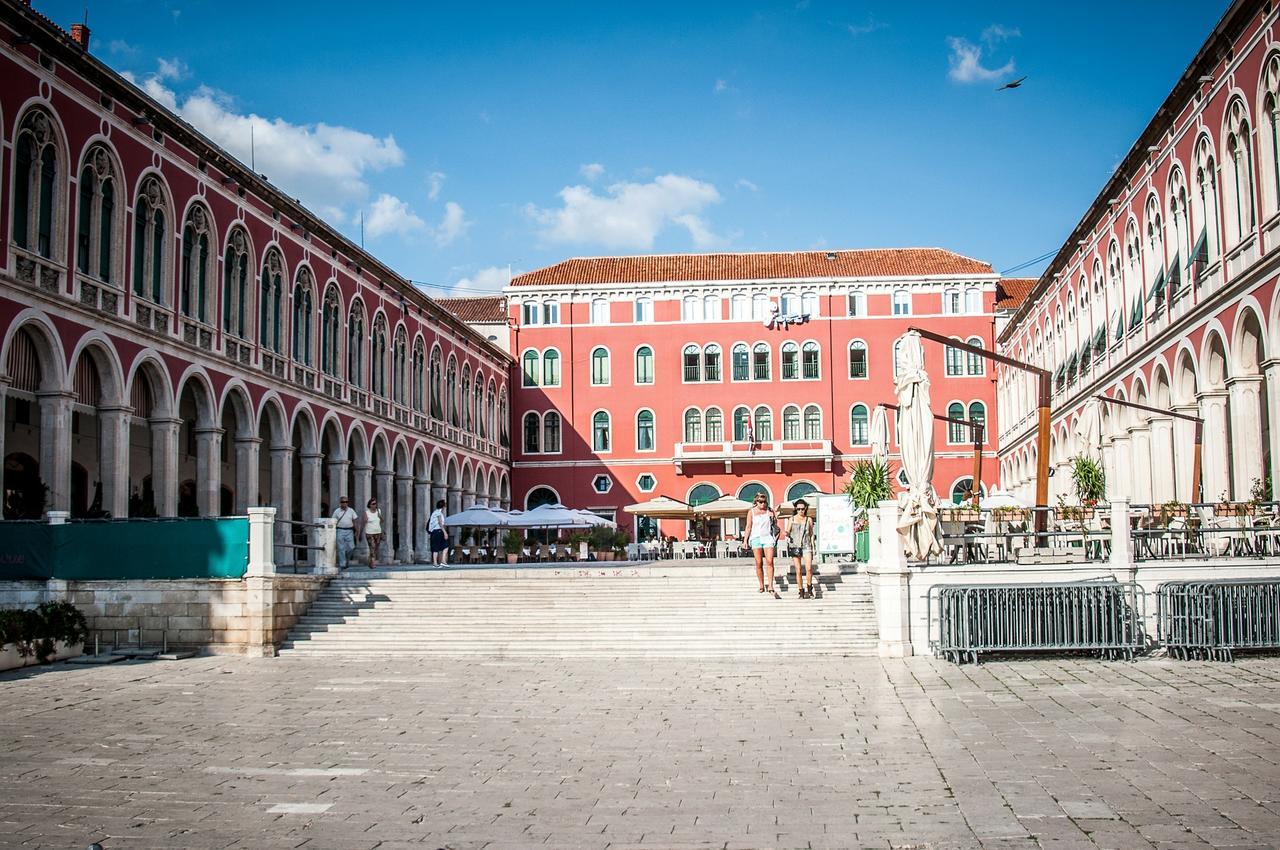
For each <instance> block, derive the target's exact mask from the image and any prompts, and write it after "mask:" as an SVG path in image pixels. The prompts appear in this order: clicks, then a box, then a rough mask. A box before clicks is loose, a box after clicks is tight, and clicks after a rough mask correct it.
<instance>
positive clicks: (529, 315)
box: [524, 304, 542, 325]
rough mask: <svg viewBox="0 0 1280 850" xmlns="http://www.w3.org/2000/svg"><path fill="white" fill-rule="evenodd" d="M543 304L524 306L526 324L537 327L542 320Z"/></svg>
mask: <svg viewBox="0 0 1280 850" xmlns="http://www.w3.org/2000/svg"><path fill="white" fill-rule="evenodd" d="M541 307H542V305H541V304H525V305H524V324H526V325H536V324H538V320H539V319H540V318H542V310H541Z"/></svg>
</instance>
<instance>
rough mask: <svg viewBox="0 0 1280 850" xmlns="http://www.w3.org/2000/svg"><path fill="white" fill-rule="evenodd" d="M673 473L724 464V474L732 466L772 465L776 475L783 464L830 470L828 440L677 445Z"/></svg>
mask: <svg viewBox="0 0 1280 850" xmlns="http://www.w3.org/2000/svg"><path fill="white" fill-rule="evenodd" d="M675 454H676V456H675V463H676V472H677V473H682V472H683V465H684V464H686V463H723V464H724V468H725V472H732V471H733V464H734V463H759V462H772V463H773V465H774V471H775V472H781V471H782V464H783V462H784V461H805V460H810V461H812V460H820V461H822V462H823V469H824V470H825V471H827V472H830V471H831V441H830V440H757V441H755V442H750V441H747V440H729V441H726V442H719V443H676V453H675Z"/></svg>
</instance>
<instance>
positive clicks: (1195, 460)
mask: <svg viewBox="0 0 1280 850" xmlns="http://www.w3.org/2000/svg"><path fill="white" fill-rule="evenodd" d="M1203 442H1204V420H1201V419H1197V420H1196V444H1195V448H1194V449H1192V452H1191V502H1192V504H1195V503H1196V502H1199V501H1200V446H1201V444H1202V443H1203Z"/></svg>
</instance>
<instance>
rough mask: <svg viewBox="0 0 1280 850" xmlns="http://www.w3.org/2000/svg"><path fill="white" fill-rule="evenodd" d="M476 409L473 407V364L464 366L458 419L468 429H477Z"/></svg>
mask: <svg viewBox="0 0 1280 850" xmlns="http://www.w3.org/2000/svg"><path fill="white" fill-rule="evenodd" d="M474 414H475V411H474V409H473V408H472V407H471V364H470V363H464V364H463V366H462V390H461V395H460V396H459V407H458V419H460V420H461V423H462V428H463V429H464V430H466V431H474V430H475V416H474Z"/></svg>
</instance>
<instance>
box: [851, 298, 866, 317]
mask: <svg viewBox="0 0 1280 850" xmlns="http://www.w3.org/2000/svg"><path fill="white" fill-rule="evenodd" d="M849 315H850V316H865V315H867V294H866V293H865V292H850V293H849Z"/></svg>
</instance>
